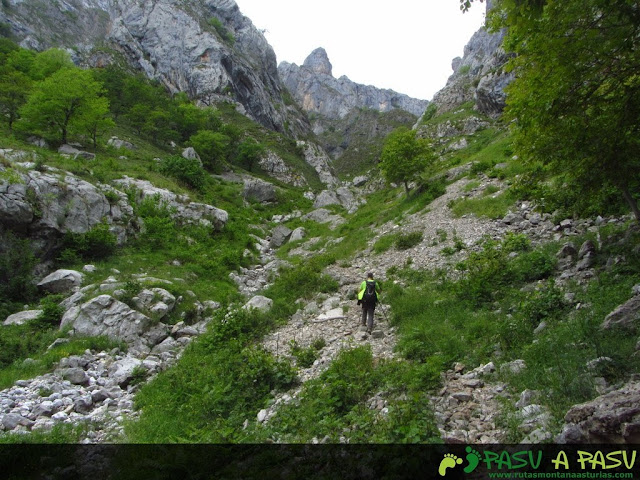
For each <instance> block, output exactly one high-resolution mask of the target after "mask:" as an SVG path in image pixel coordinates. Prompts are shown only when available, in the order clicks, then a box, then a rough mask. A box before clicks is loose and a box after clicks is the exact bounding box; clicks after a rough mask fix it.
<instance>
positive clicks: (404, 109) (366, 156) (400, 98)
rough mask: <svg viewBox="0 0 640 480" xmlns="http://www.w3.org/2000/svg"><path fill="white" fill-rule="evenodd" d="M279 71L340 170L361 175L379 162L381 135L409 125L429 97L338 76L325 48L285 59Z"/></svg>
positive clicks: (420, 111) (422, 109)
mask: <svg viewBox="0 0 640 480" xmlns="http://www.w3.org/2000/svg"><path fill="white" fill-rule="evenodd" d="M278 72H279V73H280V77H281V78H282V81H283V83H284V84H285V86H286V87H287V89H288V90H289V91H290V92H291V94H292V95H293V97H294V99H295V100H296V101H297V102H298V103H299V104H300V105H301V106H302V109H303V110H304V111H305V112H307V114H308V115H309V119H310V121H311V125H312V129H313V132H314V133H315V134H316V135H317V137H318V139H319V141H320V144H321V145H322V147H323V148H324V149H325V150H326V151H327V152H328V153H329V155H330V156H331V157H332V158H333V159H334V165H335V168H336V171H337V172H338V173H341V174H345V175H350V174H357V173H359V172H361V171H364V170H366V169H368V168H370V167H371V166H372V165H373V164H374V163H375V161H376V159H377V157H378V155H379V152H380V149H381V148H382V141H383V139H384V138H385V137H386V136H387V135H388V134H389V133H390V132H391V131H392V130H393V129H394V128H396V127H398V126H400V125H406V126H411V125H412V124H413V123H414V122H415V118H416V117H418V116H420V115H421V114H422V112H424V110H425V108H426V106H427V105H428V104H429V102H428V101H427V100H418V99H415V98H411V97H409V96H407V95H403V94H401V93H397V92H394V91H393V90H383V89H379V88H376V87H373V86H371V85H361V84H358V83H355V82H352V81H351V80H349V79H348V78H347V77H346V76H342V77H340V78H335V77H334V76H333V73H332V65H331V62H330V61H329V58H328V56H327V52H326V51H325V50H324V49H323V48H318V49H316V50H314V51H313V52H312V53H311V54H310V55H309V56H308V57H307V59H306V60H305V61H304V63H303V64H302V66H298V65H295V64H291V63H287V62H282V63H281V64H280V65H279V66H278Z"/></svg>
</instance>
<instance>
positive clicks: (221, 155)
mask: <svg viewBox="0 0 640 480" xmlns="http://www.w3.org/2000/svg"><path fill="white" fill-rule="evenodd" d="M230 141H231V140H230V138H229V137H228V136H227V135H225V134H224V133H220V132H212V131H210V130H201V131H199V132H198V133H196V134H195V135H193V136H191V138H190V139H189V143H190V145H191V146H192V147H193V148H194V149H195V151H196V152H198V155H200V158H201V159H202V162H203V163H204V165H205V166H206V167H209V168H211V169H215V168H216V166H218V165H220V164H221V163H222V162H223V161H224V160H225V159H226V157H227V153H228V151H229V145H230Z"/></svg>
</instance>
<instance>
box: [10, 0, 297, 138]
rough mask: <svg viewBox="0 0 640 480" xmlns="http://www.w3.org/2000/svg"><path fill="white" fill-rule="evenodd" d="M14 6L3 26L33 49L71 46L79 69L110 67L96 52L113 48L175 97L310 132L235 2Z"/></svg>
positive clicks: (130, 0) (84, 1)
mask: <svg viewBox="0 0 640 480" xmlns="http://www.w3.org/2000/svg"><path fill="white" fill-rule="evenodd" d="M11 3H12V6H11V8H10V9H7V8H3V9H2V10H0V22H2V23H4V24H8V25H9V26H10V28H11V32H12V34H13V35H15V36H16V37H17V38H18V39H19V41H20V43H21V44H22V45H23V46H25V47H29V48H33V49H36V50H44V49H46V48H49V47H52V46H61V47H67V48H70V49H73V50H74V52H75V57H76V58H75V60H76V61H77V62H78V63H86V64H89V65H92V66H104V65H107V64H109V63H113V62H115V61H116V59H115V56H113V55H111V54H110V53H105V51H104V50H103V49H101V50H94V47H95V46H100V45H102V44H106V45H107V46H108V47H110V48H112V49H114V50H116V51H117V52H118V53H120V54H122V55H123V56H124V58H126V59H127V61H128V62H129V63H130V64H131V65H132V66H134V67H135V68H137V69H139V70H141V71H143V72H144V73H145V74H146V75H147V76H148V77H149V78H152V79H156V80H158V81H160V82H161V83H162V84H163V85H165V86H166V87H167V88H168V89H169V90H170V91H171V92H173V93H175V92H186V93H187V94H188V95H189V96H190V97H192V98H194V99H196V100H198V101H199V102H200V103H202V104H205V105H211V104H213V103H214V102H216V101H221V100H224V101H229V100H235V101H237V102H238V105H239V107H240V109H241V110H242V111H243V112H244V113H246V114H247V115H248V116H250V117H252V118H254V119H255V120H257V121H258V122H259V123H261V124H262V125H264V126H266V127H268V128H271V129H275V130H279V131H284V130H285V124H287V125H290V126H291V127H290V128H293V129H295V128H298V129H303V128H304V123H305V122H304V121H303V120H302V119H301V117H300V115H298V114H296V112H295V109H288V108H287V107H286V106H285V105H284V101H283V100H282V84H281V82H280V79H279V78H278V70H277V65H276V56H275V53H274V52H273V49H272V48H271V47H270V46H269V44H268V43H267V41H266V39H265V38H264V35H263V34H262V33H261V32H260V31H259V30H258V29H256V28H255V27H254V26H253V24H252V23H251V21H250V20H249V19H248V18H247V17H245V16H244V15H242V13H241V12H240V9H239V8H238V5H237V4H236V3H235V2H234V1H233V0H197V1H191V2H183V1H181V0H142V1H138V0H68V1H64V2H42V5H40V2H36V3H34V2H22V1H13V2H11ZM216 27H217V28H216ZM300 131H301V130H300Z"/></svg>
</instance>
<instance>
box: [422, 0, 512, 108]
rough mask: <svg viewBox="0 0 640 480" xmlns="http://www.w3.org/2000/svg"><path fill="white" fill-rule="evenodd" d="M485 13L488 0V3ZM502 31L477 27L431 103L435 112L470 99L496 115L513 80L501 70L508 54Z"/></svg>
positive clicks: (478, 106) (502, 106) (455, 106)
mask: <svg viewBox="0 0 640 480" xmlns="http://www.w3.org/2000/svg"><path fill="white" fill-rule="evenodd" d="M486 8H487V12H488V11H489V10H490V9H491V2H487V7H486ZM504 34H505V32H504V31H499V32H496V33H489V32H488V31H487V30H486V29H485V28H484V27H482V28H480V30H478V31H477V32H476V33H475V34H474V35H473V36H472V37H471V39H470V40H469V43H467V45H466V46H465V47H464V54H463V56H462V58H460V57H456V58H454V59H453V61H452V62H451V67H452V69H453V74H452V75H451V76H450V77H449V79H448V81H447V84H446V86H445V87H444V88H443V89H442V90H440V91H439V92H438V93H436V94H435V95H434V97H433V103H434V104H435V105H436V106H437V107H438V112H440V113H442V112H447V111H450V110H453V109H455V108H457V107H459V106H460V105H462V104H463V103H465V102H469V101H473V102H474V103H475V105H476V107H477V109H478V111H480V112H481V113H484V114H485V115H489V116H497V115H499V114H500V113H502V110H503V109H504V107H505V105H506V103H505V102H506V94H505V92H504V88H505V87H506V86H507V85H508V84H509V83H510V82H511V81H512V80H513V78H514V77H513V74H512V73H507V72H505V71H504V65H505V63H506V62H507V60H508V59H509V55H508V54H506V53H505V51H504V49H503V48H502V40H503V39H504Z"/></svg>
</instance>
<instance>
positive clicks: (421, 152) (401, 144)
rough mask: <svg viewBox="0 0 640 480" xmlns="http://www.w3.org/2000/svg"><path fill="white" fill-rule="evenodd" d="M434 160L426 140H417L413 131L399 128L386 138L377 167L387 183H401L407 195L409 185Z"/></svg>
mask: <svg viewBox="0 0 640 480" xmlns="http://www.w3.org/2000/svg"><path fill="white" fill-rule="evenodd" d="M434 158H435V156H434V154H433V152H432V150H431V148H430V146H429V144H428V143H427V141H426V140H424V139H422V138H417V137H416V132H415V131H413V130H409V129H408V128H407V127H400V128H397V129H396V130H394V131H393V132H391V133H390V134H389V136H388V137H387V138H386V140H385V143H384V147H383V148H382V154H381V156H380V164H379V165H378V166H379V167H380V170H381V171H382V175H383V176H384V178H385V179H386V180H387V181H388V182H392V183H402V184H403V185H404V188H405V191H406V192H407V194H409V183H410V182H411V181H413V180H415V179H416V178H417V177H418V176H419V175H420V174H421V173H422V172H423V171H424V170H425V168H427V167H428V166H429V165H430V164H431V163H432V162H433V160H434Z"/></svg>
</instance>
